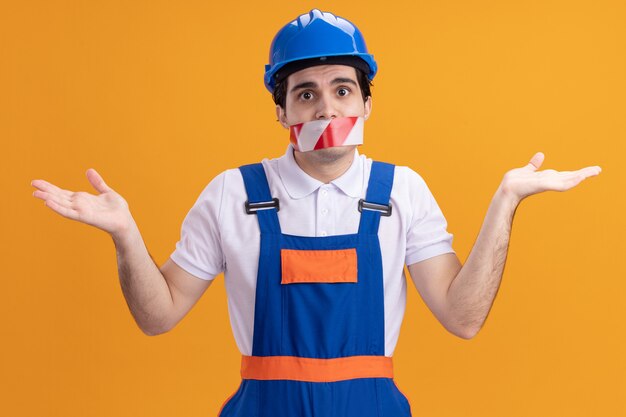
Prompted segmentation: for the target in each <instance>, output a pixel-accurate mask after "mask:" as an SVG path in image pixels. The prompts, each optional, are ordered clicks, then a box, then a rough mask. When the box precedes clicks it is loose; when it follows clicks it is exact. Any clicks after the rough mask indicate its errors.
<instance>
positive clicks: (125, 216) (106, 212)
mask: <svg viewBox="0 0 626 417" xmlns="http://www.w3.org/2000/svg"><path fill="white" fill-rule="evenodd" d="M87 179H88V180H89V182H90V183H91V185H92V186H93V187H94V188H95V189H96V190H97V191H98V193H99V194H98V195H94V194H89V193H87V192H83V191H78V192H74V191H69V190H64V189H61V188H59V187H57V186H56V185H54V184H50V183H49V182H47V181H44V180H33V181H32V182H31V185H32V186H33V187H35V188H37V190H36V191H35V192H34V193H33V196H34V197H37V198H40V199H42V200H44V202H45V204H46V206H48V207H50V208H51V209H52V210H54V211H55V212H57V213H59V214H60V215H61V216H63V217H67V218H68V219H72V220H78V221H79V222H83V223H86V224H90V225H92V226H95V227H97V228H99V229H102V230H104V231H105V232H108V233H110V234H111V236H113V237H114V238H115V237H116V235H120V234H122V233H124V232H125V231H127V230H128V229H129V228H130V227H131V226H132V225H133V224H134V220H133V218H132V216H131V214H130V210H129V209H128V203H127V202H126V200H124V198H123V197H122V196H121V195H119V194H118V193H116V192H115V191H113V189H112V188H110V187H109V186H108V185H106V183H105V182H104V180H103V179H102V177H101V176H100V174H98V173H97V172H96V170H95V169H93V168H90V169H88V170H87Z"/></svg>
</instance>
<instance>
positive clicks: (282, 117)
mask: <svg viewBox="0 0 626 417" xmlns="http://www.w3.org/2000/svg"><path fill="white" fill-rule="evenodd" d="M276 119H278V121H279V122H280V124H281V125H283V127H284V128H285V129H289V124H288V123H287V115H286V114H285V109H283V108H282V107H281V106H279V105H278V104H277V105H276Z"/></svg>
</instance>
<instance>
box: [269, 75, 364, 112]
mask: <svg viewBox="0 0 626 417" xmlns="http://www.w3.org/2000/svg"><path fill="white" fill-rule="evenodd" d="M354 70H355V71H356V79H357V82H358V84H359V88H360V89H361V95H362V96H363V101H367V98H368V97H371V96H372V92H371V89H370V87H372V86H373V85H374V84H372V81H370V79H369V78H367V74H365V72H363V71H362V70H360V69H359V68H354ZM288 78H289V77H285V78H284V79H283V80H281V81H277V82H276V87H275V88H274V93H273V94H272V98H273V99H274V103H276V104H278V105H279V106H280V107H282V108H283V109H284V108H285V104H286V101H287V79H288Z"/></svg>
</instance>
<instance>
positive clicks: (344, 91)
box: [337, 88, 350, 97]
mask: <svg viewBox="0 0 626 417" xmlns="http://www.w3.org/2000/svg"><path fill="white" fill-rule="evenodd" d="M349 93H350V90H348V89H347V88H340V89H339V90H337V94H339V95H340V96H341V97H343V96H347V95H348V94H349Z"/></svg>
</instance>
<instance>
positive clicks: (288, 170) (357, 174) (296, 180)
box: [278, 144, 363, 199]
mask: <svg viewBox="0 0 626 417" xmlns="http://www.w3.org/2000/svg"><path fill="white" fill-rule="evenodd" d="M278 172H279V175H280V179H281V181H282V182H283V185H284V186H285V189H286V190H287V193H289V196H290V197H291V198H295V199H299V198H303V197H306V196H307V195H309V194H311V193H312V192H314V191H316V190H317V189H318V188H320V187H321V186H322V185H324V183H323V182H321V181H318V180H316V179H315V178H313V177H311V176H310V175H309V174H307V173H306V172H304V171H303V170H302V168H300V166H299V165H298V163H297V162H296V159H295V157H294V155H293V146H292V145H291V144H289V146H287V151H286V152H285V155H284V156H283V157H281V158H278ZM330 183H331V184H333V185H335V186H336V187H337V188H339V189H340V190H341V191H342V192H343V193H344V194H346V195H348V196H350V197H354V198H356V197H359V196H360V195H361V192H362V191H363V160H362V158H361V157H360V156H359V152H358V150H356V149H355V150H354V159H353V160H352V165H350V168H348V170H347V171H346V172H344V173H343V175H341V176H340V177H339V178H337V179H335V180H333V181H331V182H330Z"/></svg>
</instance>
